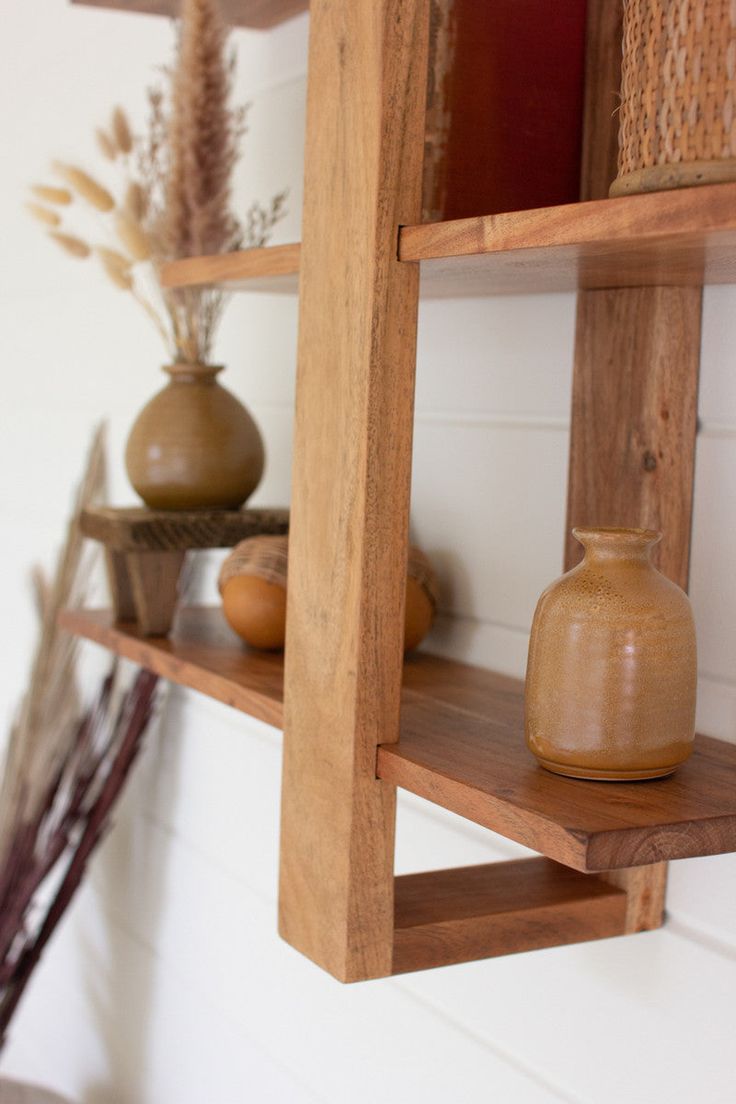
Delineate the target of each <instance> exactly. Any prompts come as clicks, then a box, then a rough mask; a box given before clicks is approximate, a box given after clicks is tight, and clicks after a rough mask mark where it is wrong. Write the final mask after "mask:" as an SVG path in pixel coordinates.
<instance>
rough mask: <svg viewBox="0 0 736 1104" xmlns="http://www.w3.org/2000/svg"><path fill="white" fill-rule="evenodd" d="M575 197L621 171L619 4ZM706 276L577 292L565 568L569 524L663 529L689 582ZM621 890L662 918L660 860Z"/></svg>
mask: <svg viewBox="0 0 736 1104" xmlns="http://www.w3.org/2000/svg"><path fill="white" fill-rule="evenodd" d="M589 9H590V12H589V14H590V18H589V22H588V41H587V58H586V102H585V122H584V133H583V161H582V175H581V198H582V199H603V198H605V197H606V196H607V195H608V188H609V185H610V183H611V182H612V181H613V179H614V177H615V176H616V169H617V165H616V153H617V149H618V141H617V138H618V123H617V115H616V113H615V111H614V108H615V107H616V101H615V93H614V92H613V90H614V89H618V88H619V87H620V83H621V77H620V68H621V35H622V11H623V9H622V5H621V3H620V0H600V3H598V4H594V5H589ZM701 309H702V288H699V287H646V288H617V289H612V290H603V291H581V292H580V294H579V295H578V309H577V328H576V339H575V362H574V371H573V398H572V417H571V426H570V468H569V482H568V496H567V535H566V546H565V570H569V569H570V568H571V567H573V566H574V565H575V564H576V563H577V562H578V560H579V559H580V553H581V549H580V546H579V545H578V543H577V542H576V541H575V539H574V538H573V537H572V535H571V529H572V527H573V526H575V525H623V526H643V527H647V528H652V529H662V530H663V532H664V539H663V541H662V544H661V545H660V547H659V549H658V552H659V566H660V569H661V570H662V571H663V572H664V573H665V574H666V575H668V576H669V577H670V578H671V579H674V581H675V582H676V583H678V584H679V585H680V586H682V587H684V588H685V589H687V583H688V568H689V559H690V531H691V526H692V501H693V476H694V462H695V434H696V428H697V392H698V373H699V368H700V327H701ZM605 878H606V879H607V880H608V881H609V882H610V883H611V884H613V885H616V886H618V887H619V888H622V889H625V890H626V892H627V896H628V907H627V919H626V930H627V931H642V930H646V929H649V928H656V927H659V925H660V924H661V923H662V922H663V918H664V901H665V889H666V883H667V864H666V863H657V864H654V865H652V866H643V867H635V868H633V869H631V870H619V871H616V872H614V873H610V874H607V875H605Z"/></svg>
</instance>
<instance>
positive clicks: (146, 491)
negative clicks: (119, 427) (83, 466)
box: [125, 364, 264, 510]
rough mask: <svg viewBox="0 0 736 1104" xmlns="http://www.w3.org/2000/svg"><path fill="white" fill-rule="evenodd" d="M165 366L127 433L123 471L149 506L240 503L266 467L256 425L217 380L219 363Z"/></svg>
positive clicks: (232, 505) (168, 507)
mask: <svg viewBox="0 0 736 1104" xmlns="http://www.w3.org/2000/svg"><path fill="white" fill-rule="evenodd" d="M164 371H165V372H167V373H168V374H169V376H170V377H171V378H170V381H169V383H168V384H167V385H166V387H164V388H163V390H161V391H159V393H158V394H157V395H155V396H154V397H153V398H152V399H151V401H150V402H149V403H148V404H147V405H146V406H145V407H144V408H143V410H142V411H141V413H140V414H139V415H138V418H137V419H136V421H135V423H134V424H133V428H132V430H131V432H130V436H129V437H128V444H127V447H126V450H125V466H126V469H127V472H128V478H129V479H130V481H131V483H132V484H133V487H134V488H135V490H136V491H137V492H138V494H139V495H140V496H141V498H142V499H143V501H144V502H145V504H146V506H149V507H150V508H151V509H155V510H200V509H201V510H204V509H222V510H228V509H237V508H238V507H239V506H242V504H243V503H244V502H245V501H246V499H247V498H248V497H249V496H250V495H251V494H252V493H253V491H254V490H255V489H256V487H257V486H258V484H259V482H260V480H261V476H262V474H263V464H264V450H263V441H262V439H261V435H260V433H259V431H258V426H257V425H256V423H255V422H254V421H253V419H252V417H251V416H250V414H249V413H248V411H247V410H246V409H245V407H244V406H243V404H242V403H241V402H239V401H238V399H236V398H235V396H234V395H232V394H231V393H230V392H229V391H228V390H226V388H224V387H222V386H221V385H220V384H219V383H218V382H217V380H216V378H215V377H216V376H217V373H218V372H220V371H222V367H221V366H216V365H198V364H173V365H170V366H168V367H166V368H164Z"/></svg>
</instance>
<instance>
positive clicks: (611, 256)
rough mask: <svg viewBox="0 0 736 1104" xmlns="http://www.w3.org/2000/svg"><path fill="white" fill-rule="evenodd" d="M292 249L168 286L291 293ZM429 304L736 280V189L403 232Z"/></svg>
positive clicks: (184, 274) (186, 272) (196, 262)
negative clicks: (468, 298) (445, 300)
mask: <svg viewBox="0 0 736 1104" xmlns="http://www.w3.org/2000/svg"><path fill="white" fill-rule="evenodd" d="M299 255H300V247H299V245H298V244H297V243H293V244H291V245H278V246H270V247H265V248H263V249H246V250H241V251H240V252H237V253H229V254H224V255H221V256H216V257H192V258H189V259H187V260H183V261H174V262H173V263H172V264H169V265H166V266H165V268H164V269H163V272H162V279H163V283H164V284H165V285H166V286H167V287H195V286H198V285H200V286H201V285H205V284H216V285H218V286H220V287H222V288H226V289H228V290H242V291H266V292H271V293H276V292H277V293H294V292H296V291H297V290H298V274H299ZM398 257H399V260H401V261H404V262H407V263H413V262H419V264H420V269H421V294H422V295H423V296H426V297H427V298H450V297H463V296H472V295H519V294H531V293H537V292H550V291H575V290H578V289H581V288H582V289H595V288H612V287H651V286H657V287H662V286H673V285H674V286H683V285H690V286H701V285H702V284H731V283H734V282H736V184H714V185H710V186H708V187H702V188H688V189H684V190H682V191H671V192H664V193H657V194H651V195H634V196H622V197H620V198H618V199H600V200H588V201H587V202H583V203H573V204H569V205H566V206H564V207H545V208H543V209H541V210H538V211H517V212H511V213H509V214H501V215H484V216H479V217H478V218H468V219H457V220H455V221H452V222H436V223H427V224H424V225H422V224H419V225H415V226H404V227H402V228H401V230H400V233H399V245H398Z"/></svg>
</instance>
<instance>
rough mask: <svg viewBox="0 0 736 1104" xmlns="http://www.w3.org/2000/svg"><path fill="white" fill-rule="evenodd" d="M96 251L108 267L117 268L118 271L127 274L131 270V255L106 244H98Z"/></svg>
mask: <svg viewBox="0 0 736 1104" xmlns="http://www.w3.org/2000/svg"><path fill="white" fill-rule="evenodd" d="M95 253H96V254H97V256H98V257H99V258H100V260H101V261H102V263H103V264H104V265H105V266H106V267H107V266H110V267H111V268H116V269H117V270H118V272H122V273H125V274H127V273H128V272H130V257H126V256H124V254H122V253H118V251H117V249H110V248H109V247H108V246H106V245H96V246H95Z"/></svg>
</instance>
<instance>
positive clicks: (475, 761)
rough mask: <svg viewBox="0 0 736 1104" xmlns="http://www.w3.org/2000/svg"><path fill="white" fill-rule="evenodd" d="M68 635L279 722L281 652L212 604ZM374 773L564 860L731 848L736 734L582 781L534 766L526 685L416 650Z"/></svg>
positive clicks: (591, 864)
mask: <svg viewBox="0 0 736 1104" xmlns="http://www.w3.org/2000/svg"><path fill="white" fill-rule="evenodd" d="M62 625H63V626H64V627H65V628H67V629H69V630H70V631H71V632H74V633H76V634H77V635H79V636H84V637H87V638H89V639H90V640H94V641H96V642H97V643H98V644H102V645H104V646H105V647H107V648H110V649H111V650H112V651H114V652H117V653H118V654H119V655H123V656H125V657H127V658H128V659H131V660H133V661H134V662H136V663H138V664H140V665H141V666H144V667H147V668H148V669H149V670H152V671H155V672H156V673H157V674H159V675H161V676H162V677H164V678H167V679H170V680H171V681H173V682H176V683H179V684H180V685H182V686H189V687H191V688H193V689H195V690H199V691H201V692H202V693H204V694H208V695H209V696H211V697H213V698H216V699H217V700H218V701H222V702H225V703H226V704H227V705H232V706H234V707H235V708H236V709H240V710H242V711H243V712H245V713H249V714H250V715H252V716H254V717H257V718H258V719H260V720H262V721H266V722H267V723H268V724H271V725H275V726H276V727H281V725H282V723H283V664H282V659H281V657H280V656H276V655H267V654H263V653H260V652H254V651H248V650H246V649H245V648H243V646H242V645H241V644H240V642H239V641H238V639H237V638H236V637H235V636H234V635H233V633H231V632H230V630H229V629H228V627H227V625H226V624H225V622H224V619H223V617H222V614H221V613H220V611H219V610H217V609H212V610H209V609H190V610H184V611H182V613H181V614H180V615H179V618H178V621H177V623H176V628H175V632H174V634H173V635H172V636H171V637H168V638H167V637H154V638H151V637H142V636H141V635H140V633H139V632H138V631H137V630H136V629H134V628H132V627H131V626H129V625H124V624H121V625H115V624H114V623H113V622H112V619H111V615H110V614H109V613H99V612H86V611H85V612H78V611H67V612H66V613H64V614H63V616H62ZM377 773H378V776H379V777H380V778H383V779H385V780H386V781H387V782H392V783H394V784H395V785H397V786H401V787H402V788H403V789H406V790H411V791H412V793H415V794H418V795H419V796H420V797H424V798H426V799H427V800H428V801H432V802H434V803H435V804H438V805H442V806H444V807H445V808H446V809H449V810H451V811H452V812H454V813H458V814H459V815H460V816H464V817H466V818H468V819H469V820H472V821H475V822H476V823H478V824H482V825H484V826H485V827H486V828H490V829H491V830H492V831H494V832H499V833H500V834H501V835H503V836H506V837H508V838H509V839H513V840H516V841H517V842H518V843H522V844H525V845H526V846H527V847H530V848H532V849H533V850H535V851H539V852H540V853H542V854H543V855H546V856H548V857H549V858H551V859H554V860H556V861H557V862H560V863H563V864H564V865H566V866H569V867H573V868H574V869H576V870H579V871H583V872H592V871H603V870H612V869H618V868H622V867H631V866H639V865H645V864H648V863H655V862H660V861H664V860H667V859H681V858H690V857H693V856H697V855H715V854H720V853H723V852H726V851H733V850H736V746H733V745H731V744H726V743H723V742H722V741H720V740H714V739H711V738H709V737H707V736H698V737H697V740H696V750H695V752H694V754H693V756H692V757H691V759H690V760H688V762H687V763H686V764H685V765H684V766H683V767H681V768H680V770H679V771H678V772H677V774H675V775H674V776H673V777H672V778H668V779H661V780H658V781H655V782H628V783H610V782H583V781H579V780H572V779H565V778H561V777H558V776H556V775H552V774H548V773H547V772H545V771H543V770H542V769H541V767H538V766H537V765H536V763H535V761H534V759H533V758H532V756H531V755H530V754H529V752H528V751H527V750H526V747H525V746H524V739H523V684H522V683H521V682H519V681H518V680H517V679H511V678H507V677H505V676H503V675H498V674H494V673H493V672H491V671H485V670H482V669H480V668H478V667H469V666H466V665H464V664H461V663H454V662H452V661H450V660H446V659H441V658H439V657H437V656H430V655H425V654H421V653H419V654H415V655H414V656H412V657H410V658H409V659H408V660H407V662H406V664H405V668H404V698H403V708H402V722H401V740H400V742H399V743H398V744H393V745H390V744H386V745H383V746H382V747H380V748H379V750H378V760H377Z"/></svg>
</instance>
